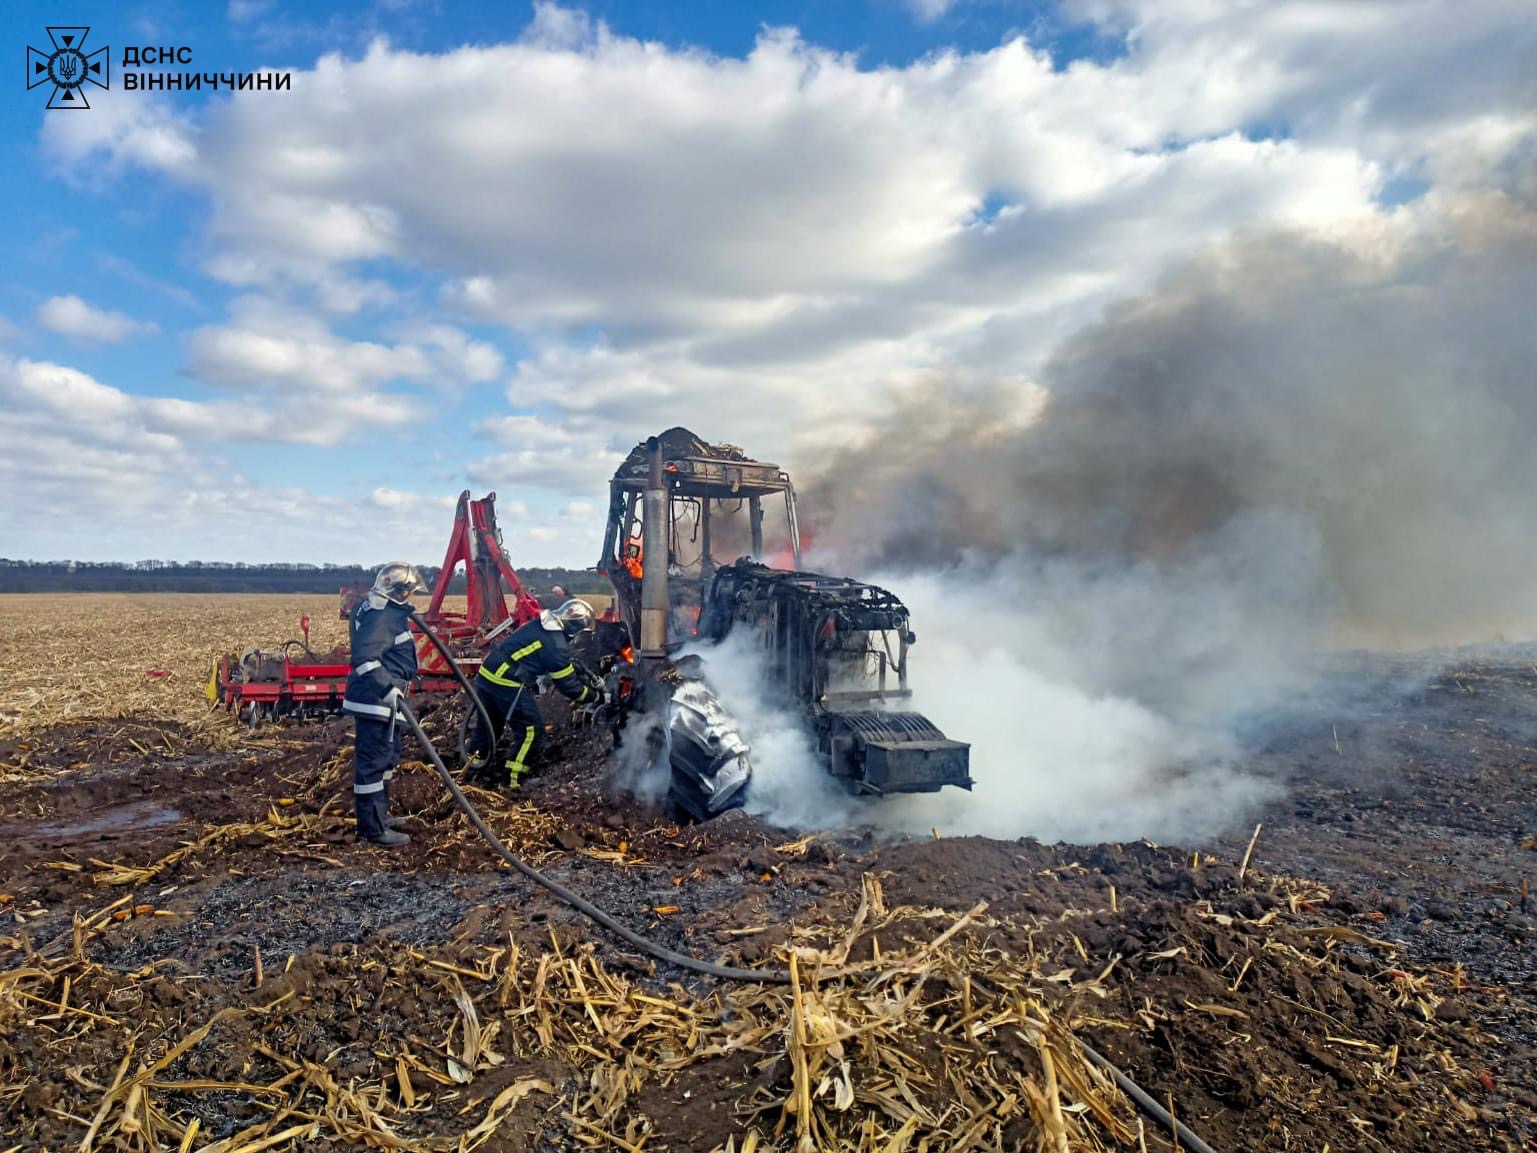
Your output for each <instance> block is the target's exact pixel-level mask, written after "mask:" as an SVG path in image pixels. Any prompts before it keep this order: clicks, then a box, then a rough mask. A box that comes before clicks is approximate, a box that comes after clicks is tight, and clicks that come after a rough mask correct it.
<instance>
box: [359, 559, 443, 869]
mask: <svg viewBox="0 0 1537 1153" xmlns="http://www.w3.org/2000/svg"><path fill="white" fill-rule="evenodd" d="M425 591H426V587H425V586H424V585H423V584H422V579H421V576H420V574H419V573H418V572H417V571H416V569H414V568H412V567H411V566H410V565H408V564H403V563H400V562H394V563H391V564H387V565H385V566H384V567H383V568H381V569H380V570H379V572H378V574H377V575H376V576H375V577H374V587H373V588H372V589H370V590H369V593H368V596H367V597H365V598H364V599H363V600H361V601H359V602H358V606H357V608H355V609H354V610H353V612H352V619H351V622H350V625H349V632H350V634H351V638H352V672H351V673H350V674H349V675H348V677H347V692H346V695H345V696H344V697H343V699H342V709H343V710H344V711H345V712H348V713H351V714H352V719H353V720H354V721H355V722H357V725H356V727H357V751H356V756H355V759H354V762H353V781H352V798H353V802H354V804H355V805H356V807H357V814H358V840H359V841H360V842H367V843H369V844H374V845H383V846H384V847H386V848H391V849H393V848H399V847H400V846H401V845H406V844H409V843H410V842H411V838H410V837H408V836H406V834H405V833H402V832H400V831H399V829H398V828H397V826H398V825H399V823H400V822H399V821H397V820H395V819H393V818H391V817H390V815H389V807H390V779H391V778H392V777H394V775H395V767H396V766H397V765H398V764H400V747H401V738H402V736H403V735H404V733H403V727H404V726H403V725H401V724H397V720H396V715H395V712H396V709H395V706H396V703H397V702H398V701H400V700H401V699H403V698H404V696H405V693H406V689H407V687H408V686H409V685H410V683H411V681H412V680H413V679H415V677H416V641H415V640H414V639H413V638H412V636H411V627H410V623H409V622H410V619H411V595H412V594H413V593H418V592H425Z"/></svg>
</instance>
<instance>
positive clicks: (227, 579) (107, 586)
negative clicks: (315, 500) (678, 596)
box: [0, 557, 609, 595]
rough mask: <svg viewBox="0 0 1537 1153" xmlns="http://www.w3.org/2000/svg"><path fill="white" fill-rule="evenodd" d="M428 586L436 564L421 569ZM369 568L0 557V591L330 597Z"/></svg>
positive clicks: (559, 571)
mask: <svg viewBox="0 0 1537 1153" xmlns="http://www.w3.org/2000/svg"><path fill="white" fill-rule="evenodd" d="M422 575H423V577H424V578H425V579H426V581H427V584H428V586H429V587H431V586H432V585H433V584H434V583H435V582H436V580H437V576H438V570H437V568H436V567H435V566H431V565H423V566H422ZM518 575H519V577H521V578H522V580H523V583H524V584H525V585H527V586H528V588H529V589H530V591H531V592H533V593H534V594H535V595H542V594H547V593H548V592H549V591H550V589H551V588H552V587H553V586H555V585H560V586H561V587H562V588H564V589H565V590H566V591H567V592H570V593H606V592H608V591H609V585H608V579H607V578H606V577H602V576H599V575H598V574H597V573H595V572H593V571H591V570H582V569H567V568H528V569H519V570H518ZM373 579H374V570H373V569H371V568H365V567H363V566H361V565H336V564H323V565H321V564H243V563H240V562H235V563H230V562H226V561H196V560H194V561H160V560H142V561H137V562H134V563H124V562H120V561H70V560H61V561H28V560H7V559H6V558H4V557H0V593H57V592H81V593H86V592H91V593H95V592H113V593H116V592H122V593H335V592H338V591H339V590H341V589H343V588H350V587H353V586H355V585H363V586H367V585H369V584H372V583H373ZM464 587H465V580H464V574H463V573H462V572H460V573H459V574H458V575H456V576H455V577H454V581H453V584H452V585H450V586H449V591H450V592H451V593H455V594H463V592H464Z"/></svg>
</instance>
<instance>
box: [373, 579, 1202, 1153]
mask: <svg viewBox="0 0 1537 1153" xmlns="http://www.w3.org/2000/svg"><path fill="white" fill-rule="evenodd" d="M411 619H412V620H414V621H415V622H416V623H417V625H418V627H420V628H421V630H422V632H423V633H424V634H425V635H426V637H427V639H428V640H429V641H431V642H432V645H433V647H434V648H436V649H437V650H438V653H439V655H441V656H442V658H443V660H444V661H445V662H446V663H447V664H448V667H449V668H450V669H452V670H453V673H454V678H455V679H456V680H457V681H458V682H459V684H460V685H461V686H462V687H463V689H464V692H465V695H466V696H467V697H468V698H469V700H470V703H471V704H472V705H473V706H474V707H475V709H476V711H477V712H479V713H480V716H481V719H482V721H484V723H485V732H486V733H487V734H488V736H489V737H490V740H491V742H492V744H491V750H490V752H489V753H488V754H487V755H488V756H490V757H494V756H495V755H496V746H495V739H496V726H495V725H494V724H493V723H492V721H491V714H490V712H489V711H488V710H487V709H486V706H485V704H484V702H482V701H481V699H480V694H479V693H477V692H476V691H475V689H474V687H473V686H472V685H471V684H470V682H469V679H468V678H467V677H466V676H465V675H464V672H463V670H461V669H460V668H459V662H458V661H456V660H455V659H454V656H453V654H452V653H450V652H449V651H448V648H447V646H446V645H444V644H443V642H442V640H441V639H439V637H438V634H437V633H436V632H434V631H433V630H432V628H431V627H430V626H429V625H428V624H427V622H426V621H425V620H423V619H422V617H421V614H420V613H418V612H416V611H415V610H414V609H413V610H412V612H411ZM396 707H397V708H398V709H399V711H400V716H401V717H402V719H404V720H405V722H406V727H407V728H409V729H410V730H411V732H412V734H414V735H415V737H416V739H417V741H419V742H420V743H421V746H422V748H423V749H424V750H426V753H427V757H428V759H429V760H430V761H431V762H432V767H433V768H434V769H436V770H437V773H438V776H439V777H440V778H442V781H443V784H444V785H445V786H446V787H447V789H448V791H449V793H450V794H452V796H453V798H454V801H455V802H456V803H457V804H458V806H459V808H460V809H462V810H463V811H464V815H465V816H466V817H468V818H469V820H470V824H472V825H474V826H475V831H476V832H477V833H479V834H480V835H481V837H482V838H483V839H484V840H485V842H486V844H488V845H490V846H491V848H492V849H493V850H494V851H495V853H496V855H497V856H499V857H501V859H502V860H504V861H506V862H507V864H509V865H511V866H512V867H513V868H514V869H516V870H517V871H518V872H519V873H521V874H523V876H525V877H527V878H528V879H529V880H530V881H533V882H534V884H536V885H539V886H541V887H542V888H544V889H546V890H548V891H549V892H550V893H553V894H554V895H555V896H556V897H557V898H559V899H560V900H561V901H563V902H564V903H565V904H567V905H569V906H571V907H572V908H573V909H575V910H576V911H577V912H579V913H581V914H582V915H583V916H585V917H587V918H588V919H589V920H591V921H594V922H596V923H597V924H598V925H601V926H602V927H603V928H605V929H607V930H608V931H609V932H610V933H613V934H614V935H615V936H616V937H618V938H619V939H620V940H622V941H624V942H626V943H627V944H630V945H633V946H634V947H635V948H637V949H639V950H640V951H641V952H643V953H645V954H647V955H648V956H651V957H654V958H656V959H657V960H658V961H663V962H665V963H667V964H669V965H676V966H677V967H678V968H680V969H687V970H689V971H690V972H694V973H702V974H704V975H705V976H707V977H717V978H719V979H721V980H723V981H742V982H746V983H748V984H760V985H788V984H789V983H790V974H789V972H788V971H787V970H784V969H740V968H736V967H735V966H732V965H717V964H715V963H714V962H713V961H703V960H700V959H699V958H698V957H693V956H690V955H689V954H687V953H679V952H677V951H676V950H674V949H669V948H668V947H667V946H666V945H662V944H659V943H658V942H656V941H653V940H651V938H649V937H644V936H642V935H641V934H639V933H637V932H635V930H633V929H630V928H628V927H626V926H625V925H622V924H620V923H619V922H618V921H617V920H615V919H614V918H613V917H611V916H610V915H609V914H607V913H605V912H604V911H603V910H602V909H600V908H598V907H597V906H596V905H594V904H593V903H592V902H591V901H589V900H587V899H586V898H585V897H582V896H580V895H578V894H577V893H574V892H572V891H571V890H570V889H568V888H566V886H564V885H562V884H561V883H560V882H559V881H556V880H553V879H552V878H550V877H547V876H545V875H544V874H543V873H541V872H540V871H539V870H538V869H536V868H534V867H533V866H532V865H529V864H526V863H525V862H524V861H522V860H521V859H520V858H519V857H518V856H517V855H516V854H514V853H513V852H512V850H511V849H509V848H508V847H507V846H506V845H504V844H503V843H502V839H501V838H500V837H498V836H497V835H496V833H495V831H493V830H492V829H491V827H490V826H489V825H487V824H486V822H485V821H484V820H483V819H482V818H481V815H480V813H479V812H478V811H476V809H475V806H474V804H473V803H472V802H471V801H470V798H469V797H467V796H465V793H464V790H463V789H461V788H460V787H459V782H458V781H456V780H454V775H453V773H451V772H449V769H448V766H447V765H445V764H444V763H443V758H442V757H441V756H439V755H438V750H437V748H436V746H434V745H433V743H432V739H431V738H430V737H429V736H428V735H427V733H426V730H424V729H423V728H422V725H421V721H420V720H418V719H417V716H416V714H415V713H414V712H412V711H411V707H410V706H409V705H408V704H406V702H405V700H404V699H401V700H400V701H399V702H398V703H397V706H396ZM1079 1045H1080V1046H1081V1047H1082V1048H1083V1052H1084V1056H1086V1057H1087V1058H1088V1059H1089V1060H1090V1061H1092V1062H1094V1064H1096V1065H1098V1066H1099V1067H1100V1068H1102V1069H1104V1070H1105V1072H1106V1073H1108V1074H1109V1075H1110V1077H1111V1079H1112V1080H1114V1081H1115V1083H1116V1085H1117V1086H1119V1087H1120V1089H1121V1090H1122V1092H1124V1093H1125V1094H1126V1095H1127V1096H1128V1097H1130V1098H1131V1100H1132V1101H1133V1102H1134V1103H1135V1104H1136V1106H1137V1108H1138V1109H1140V1110H1142V1111H1143V1112H1144V1113H1146V1114H1147V1115H1148V1116H1149V1117H1151V1118H1152V1119H1153V1120H1154V1121H1157V1122H1158V1123H1159V1124H1160V1125H1162V1126H1163V1127H1164V1128H1165V1129H1166V1130H1168V1132H1170V1133H1171V1134H1173V1136H1174V1140H1175V1144H1176V1147H1179V1146H1180V1145H1183V1146H1184V1147H1185V1148H1186V1149H1189V1150H1191V1151H1192V1153H1215V1150H1213V1149H1212V1147H1211V1146H1210V1145H1208V1144H1207V1143H1206V1142H1205V1141H1202V1140H1201V1139H1200V1138H1199V1137H1197V1136H1196V1135H1195V1134H1194V1133H1192V1132H1191V1131H1190V1127H1189V1126H1188V1125H1186V1124H1185V1123H1184V1122H1182V1121H1179V1120H1177V1119H1176V1118H1175V1117H1173V1116H1172V1115H1171V1114H1170V1113H1169V1111H1168V1110H1166V1109H1165V1108H1164V1107H1163V1106H1162V1105H1160V1104H1159V1103H1158V1102H1157V1101H1156V1100H1155V1099H1154V1098H1153V1097H1151V1096H1149V1095H1148V1094H1147V1093H1146V1092H1145V1091H1144V1090H1143V1089H1142V1088H1141V1087H1140V1086H1139V1085H1138V1084H1137V1083H1136V1082H1135V1081H1133V1080H1132V1079H1131V1078H1130V1077H1128V1076H1127V1075H1126V1074H1125V1073H1124V1072H1122V1071H1121V1070H1120V1069H1119V1068H1118V1067H1117V1066H1115V1065H1113V1064H1112V1063H1111V1062H1110V1061H1109V1060H1108V1059H1107V1058H1106V1057H1104V1056H1103V1055H1102V1054H1100V1053H1099V1052H1098V1051H1096V1050H1094V1049H1092V1048H1090V1047H1089V1046H1088V1045H1087V1044H1085V1043H1084V1042H1082V1041H1079Z"/></svg>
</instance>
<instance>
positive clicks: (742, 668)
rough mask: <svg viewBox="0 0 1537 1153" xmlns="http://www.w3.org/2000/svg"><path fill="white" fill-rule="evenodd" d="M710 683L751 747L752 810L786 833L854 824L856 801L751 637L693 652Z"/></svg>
mask: <svg viewBox="0 0 1537 1153" xmlns="http://www.w3.org/2000/svg"><path fill="white" fill-rule="evenodd" d="M690 653H698V654H699V656H700V657H701V658H702V659H703V661H704V674H705V680H706V682H707V683H708V684H709V686H710V687H711V688H712V689H714V690H715V694H716V696H718V697H719V698H720V702H721V704H722V705H723V706H725V709H726V711H727V712H728V713H730V714H731V717H732V719H733V720H735V721H736V723H737V731H738V732H739V733H741V735H742V737H743V739H745V740H746V741H747V744H748V746H749V750H750V751H749V754H748V758H749V761H750V762H751V764H752V781H751V783H750V784H749V786H748V791H747V803H746V808H747V811H748V812H749V813H752V814H753V815H754V816H758V817H762V818H763V819H764V820H766V821H769V822H770V823H772V824H775V825H781V826H783V827H785V828H795V829H799V828H830V827H833V826H837V825H843V824H846V823H848V821H849V817H850V815H851V802H852V798H850V797H849V796H848V795H847V794H846V793H845V792H844V791H843V790H842V789H841V788H840V787H839V786H838V784H837V782H835V781H834V780H833V779H832V778H831V777H830V776H828V774H827V771H826V770H825V769H824V768H823V767H822V761H821V759H820V758H819V756H818V754H817V748H816V740H815V738H814V736H813V735H812V731H811V729H810V727H809V726H808V725H807V723H806V720H805V717H804V714H803V713H801V712H799V711H797V710H796V709H795V708H794V707H793V705H792V703H791V702H788V701H785V700H782V699H780V698H779V697H778V696H777V695H776V694H775V693H774V691H773V690H772V688H771V687H770V678H769V675H768V668H767V665H766V663H765V660H764V654H763V652H762V650H761V649H760V648H759V647H758V642H757V640H756V638H755V637H753V636H752V635H751V633H750V631H749V630H747V629H745V628H738V629H735V630H733V631H732V632H731V633H729V634H727V636H726V639H725V640H724V641H722V642H721V643H720V644H700V645H691V646H689V647H688V648H687V649H685V650H684V651H683V653H682V654H680V655H683V656H686V655H688V654H690Z"/></svg>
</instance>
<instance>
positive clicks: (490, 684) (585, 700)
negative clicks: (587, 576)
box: [469, 599, 603, 789]
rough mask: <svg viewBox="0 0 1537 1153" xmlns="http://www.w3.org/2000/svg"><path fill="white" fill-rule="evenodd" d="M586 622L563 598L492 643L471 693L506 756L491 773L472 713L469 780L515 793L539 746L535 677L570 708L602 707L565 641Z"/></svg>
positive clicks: (588, 615) (577, 606)
mask: <svg viewBox="0 0 1537 1153" xmlns="http://www.w3.org/2000/svg"><path fill="white" fill-rule="evenodd" d="M591 624H592V608H591V606H590V605H588V604H587V603H586V602H585V601H579V600H575V599H573V600H568V601H566V602H565V603H564V604H563V605H561V606H560V607H559V608H557V609H545V610H544V611H543V612H542V613H540V614H539V616H538V617H537V618H535V619H534V620H531V621H529V622H528V623H527V624H525V625H523V626H522V627H521V628H518V629H515V630H514V631H513V632H512V633H511V634H509V635H508V636H507V637H505V638H504V639H502V640H501V641H498V642H497V644H496V646H495V647H494V648H493V649H492V650H491V651H490V653H489V654H487V656H486V659H485V663H484V664H482V665H481V666H480V675H479V676H478V677H476V678H475V695H476V696H478V697H479V698H480V700H481V703H482V704H484V705H485V706H486V712H488V713H490V714H491V720H492V722H493V723H494V724H495V725H496V729H497V731H496V743H497V746H498V748H500V749H501V750H502V751H503V752H504V753H505V754H506V755H505V758H504V760H503V771H502V773H500V774H495V773H493V772H492V771H491V769H490V767H489V765H488V764H487V762H486V749H487V748H488V746H489V745H490V744H491V742H490V740H488V739H487V734H486V732H485V721H484V719H483V718H482V717H481V716H480V712H479V710H476V714H475V732H474V734H473V735H472V737H471V738H470V747H469V753H470V763H469V773H470V775H471V776H472V777H478V778H480V779H482V780H489V783H492V784H496V785H501V786H505V787H507V788H510V789H515V788H517V787H518V780H519V778H520V777H522V776H523V775H524V774H525V773H527V772H528V771H529V767H530V766H531V765H532V764H533V763H534V761H535V759H536V758H537V757H538V755H539V753H540V751H541V749H542V747H543V744H544V718H543V717H541V716H540V714H539V703H538V701H537V700H536V699H535V698H536V693H537V691H538V690H537V687H536V686H537V682H538V680H539V678H540V677H542V676H545V677H549V678H550V683H551V684H553V685H554V686H555V687H556V688H557V689H559V690H560V692H561V693H562V694H564V695H565V696H567V697H569V698H570V699H571V700H572V701H573V702H575V703H576V704H579V705H585V704H601V703H602V700H603V688H602V686H601V685H598V684H594V683H592V682H591V681H590V680H589V679H588V678H587V676H585V675H584V674H583V673H582V672H581V671H580V670H578V669H577V667H576V664H575V662H574V661H573V660H572V659H571V647H570V642H571V641H573V640H575V639H576V637H577V636H579V635H580V634H581V633H582V632H583V631H584V630H585V629H587V628H589V627H590V626H591ZM504 729H505V732H504Z"/></svg>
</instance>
